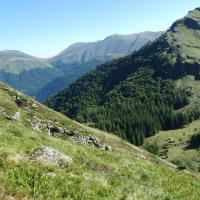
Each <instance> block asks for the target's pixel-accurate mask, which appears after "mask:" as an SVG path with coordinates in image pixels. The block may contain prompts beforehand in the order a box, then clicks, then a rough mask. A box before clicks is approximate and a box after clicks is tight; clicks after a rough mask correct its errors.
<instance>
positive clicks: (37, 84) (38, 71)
mask: <svg viewBox="0 0 200 200" xmlns="http://www.w3.org/2000/svg"><path fill="white" fill-rule="evenodd" d="M62 74H63V73H62V71H61V70H58V69H56V68H54V67H53V66H52V65H51V64H50V63H48V62H47V61H45V60H42V59H38V58H35V57H32V56H29V55H27V54H24V53H22V52H19V51H2V52H0V80H1V81H3V82H5V83H7V84H9V85H11V86H12V87H14V88H17V89H20V90H21V91H23V92H25V93H26V94H28V95H33V96H34V95H35V94H36V91H38V90H39V89H40V88H42V87H44V85H46V84H47V83H49V82H50V81H52V80H53V79H55V78H57V77H58V76H61V75H62Z"/></svg>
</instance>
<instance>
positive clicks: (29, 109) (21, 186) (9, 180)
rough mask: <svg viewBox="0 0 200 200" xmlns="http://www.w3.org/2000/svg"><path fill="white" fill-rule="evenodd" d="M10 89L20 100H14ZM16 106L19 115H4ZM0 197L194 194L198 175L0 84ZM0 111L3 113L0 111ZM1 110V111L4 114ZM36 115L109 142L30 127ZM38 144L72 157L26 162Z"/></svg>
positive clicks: (188, 196)
mask: <svg viewBox="0 0 200 200" xmlns="http://www.w3.org/2000/svg"><path fill="white" fill-rule="evenodd" d="M16 95H17V96H19V97H20V99H24V100H23V101H25V102H26V105H25V106H23V107H21V106H20V107H19V106H18V105H17V104H16V103H15V99H16ZM16 112H19V113H20V114H21V119H20V121H13V120H10V119H9V117H5V116H13V115H14V114H15V113H16ZM0 113H1V115H0V155H1V156H0V199H11V198H14V197H15V198H16V199H52V200H53V199H55V200H59V199H77V200H78V199H81V200H84V199H85V200H90V199H91V200H93V199H97V200H98V199H99V200H100V199H101V200H102V199H106V200H107V199H110V200H111V199H139V200H142V199H148V200H149V199H152V200H154V199H181V200H183V199H191V200H192V199H194V200H197V199H198V198H199V195H200V192H199V187H200V182H199V177H198V176H194V175H187V174H186V173H185V172H182V171H178V170H176V169H175V168H174V167H173V166H171V165H170V164H169V163H166V162H164V161H162V160H159V159H157V158H156V157H154V156H152V155H151V154H149V153H147V152H146V151H144V150H141V149H139V148H137V147H135V146H133V145H130V144H128V143H127V142H125V141H123V140H121V139H120V138H118V137H116V136H113V135H111V134H108V133H106V132H102V131H99V130H95V129H92V128H88V127H86V126H84V125H81V124H79V123H77V122H75V121H72V120H70V119H68V118H66V117H64V116H63V115H61V114H59V113H57V112H55V111H52V110H50V109H48V108H46V107H45V106H43V105H41V104H39V103H37V102H35V101H33V100H32V99H30V98H28V97H25V96H21V95H20V94H17V93H16V92H15V91H14V90H11V89H10V88H8V87H7V86H5V85H3V84H1V85H0ZM3 113H4V114H3ZM5 113H6V115H5ZM33 117H37V118H39V119H41V120H48V121H50V122H51V123H52V124H56V125H57V126H62V127H66V128H67V129H69V130H71V131H74V130H77V129H78V130H79V132H78V133H77V134H79V135H95V136H97V137H99V138H100V139H101V140H102V141H104V142H105V143H107V144H110V145H111V146H112V151H105V150H101V149H98V148H93V147H90V146H86V145H80V144H76V143H74V142H73V141H72V140H71V139H69V138H68V137H52V136H49V135H48V134H47V133H46V132H44V131H42V132H35V131H33V130H32V128H31V120H32V119H33ZM40 146H48V147H53V148H55V149H56V150H58V151H60V152H62V153H65V154H66V155H68V156H70V157H72V159H73V163H72V164H71V165H66V166H65V167H64V168H59V167H55V166H52V165H46V164H42V163H38V164H37V163H32V162H30V160H29V157H30V155H31V153H32V151H33V150H34V149H35V148H37V147H40Z"/></svg>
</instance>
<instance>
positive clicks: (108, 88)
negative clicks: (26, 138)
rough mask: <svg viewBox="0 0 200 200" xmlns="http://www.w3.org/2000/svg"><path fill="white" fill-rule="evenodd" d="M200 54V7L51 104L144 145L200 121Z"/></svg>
mask: <svg viewBox="0 0 200 200" xmlns="http://www.w3.org/2000/svg"><path fill="white" fill-rule="evenodd" d="M199 55H200V9H199V8H197V9H195V10H193V11H190V12H189V13H188V15H187V16H185V17H184V18H182V19H180V20H177V21H176V22H174V23H173V24H172V26H171V27H170V28H169V29H168V31H167V32H166V33H164V34H163V35H161V36H160V37H159V38H158V39H157V40H155V41H154V42H152V43H148V44H147V45H146V46H144V47H143V48H141V49H140V50H139V51H137V52H135V53H133V54H131V55H129V56H126V57H123V58H119V59H117V60H114V61H111V62H107V63H105V64H103V65H100V66H98V67H97V68H96V69H95V70H94V71H92V72H90V73H88V74H86V75H85V76H83V77H81V78H80V79H78V80H77V81H75V82H74V83H73V84H71V85H70V86H69V87H68V88H66V89H64V90H63V91H61V92H59V93H58V94H57V95H55V96H52V97H50V98H48V99H47V101H46V104H47V105H48V106H49V107H51V108H53V109H55V110H57V111H59V112H62V113H64V114H65V115H67V116H69V117H71V118H73V119H75V120H77V121H79V122H81V123H85V124H87V125H89V126H92V127H95V128H98V129H101V130H105V131H108V132H112V133H114V134H116V135H118V136H120V137H122V138H123V139H125V140H127V141H129V142H131V143H133V144H136V145H142V144H143V142H144V141H145V138H148V137H152V136H154V135H155V134H156V133H158V132H159V131H160V130H164V131H167V130H174V129H179V128H183V127H184V126H186V125H188V124H190V123H191V122H192V121H193V120H195V119H199V117H200V109H199V104H200V96H199V86H198V85H199V82H198V81H199V79H200V56H199ZM188 76H189V77H190V78H189V77H188ZM193 133H194V131H193ZM189 137H191V135H190V136H188V137H187V139H186V140H185V142H184V143H183V144H182V145H183V146H184V147H183V146H182V148H181V149H182V150H181V151H182V152H185V151H186V149H187V141H188V140H189ZM169 141H170V140H169ZM183 149H185V150H184V151H183ZM187 150H188V149H187ZM179 159H180V157H179ZM195 160H198V159H197V158H196V159H195ZM196 164H197V165H198V166H199V164H198V162H196ZM199 167H200V166H199Z"/></svg>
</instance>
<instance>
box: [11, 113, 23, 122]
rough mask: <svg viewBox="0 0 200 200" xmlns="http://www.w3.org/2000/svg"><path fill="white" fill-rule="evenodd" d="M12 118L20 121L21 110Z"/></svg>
mask: <svg viewBox="0 0 200 200" xmlns="http://www.w3.org/2000/svg"><path fill="white" fill-rule="evenodd" d="M12 119H13V120H15V121H17V122H19V121H20V120H21V114H20V112H16V113H15V114H14V115H13V116H12Z"/></svg>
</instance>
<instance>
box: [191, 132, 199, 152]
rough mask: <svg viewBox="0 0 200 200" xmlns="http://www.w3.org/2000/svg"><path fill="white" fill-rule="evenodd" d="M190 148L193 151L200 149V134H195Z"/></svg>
mask: <svg viewBox="0 0 200 200" xmlns="http://www.w3.org/2000/svg"><path fill="white" fill-rule="evenodd" d="M188 147H189V148H192V149H196V148H199V147H200V133H195V134H194V135H192V137H191V139H190V141H189V146H188Z"/></svg>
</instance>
